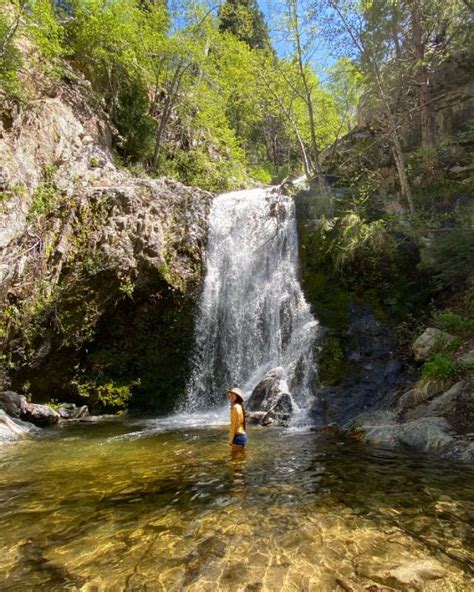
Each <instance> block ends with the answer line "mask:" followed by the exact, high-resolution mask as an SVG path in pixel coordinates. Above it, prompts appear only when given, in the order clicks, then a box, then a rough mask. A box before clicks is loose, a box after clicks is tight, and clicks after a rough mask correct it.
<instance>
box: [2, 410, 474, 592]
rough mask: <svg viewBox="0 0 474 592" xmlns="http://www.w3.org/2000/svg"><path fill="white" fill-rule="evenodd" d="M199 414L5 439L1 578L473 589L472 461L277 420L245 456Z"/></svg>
mask: <svg viewBox="0 0 474 592" xmlns="http://www.w3.org/2000/svg"><path fill="white" fill-rule="evenodd" d="M187 424H189V422H186V421H181V424H179V422H178V421H176V420H163V421H162V422H161V423H160V421H157V420H155V421H153V422H137V421H135V422H129V423H128V424H123V423H122V424H119V423H108V424H102V425H96V426H86V427H81V426H72V425H71V426H68V427H67V428H64V429H62V430H57V432H53V433H52V434H51V435H50V436H49V437H47V438H43V439H40V440H36V441H32V442H27V443H22V444H19V445H17V446H14V447H12V446H8V447H6V448H2V449H0V466H1V474H2V480H1V483H0V503H1V508H2V514H1V516H0V532H1V540H2V543H3V549H2V553H1V554H0V589H1V590H2V591H11V590H15V591H18V590H33V589H34V590H40V591H43V590H44V591H51V590H65V589H66V590H87V591H93V590H94V591H98V590H104V591H105V590H107V591H110V590H117V591H119V590H130V591H132V590H133V591H135V590H136V591H138V590H143V591H145V590H147V591H148V590H152V591H153V590H166V591H168V590H193V591H199V592H201V591H205V590H212V591H216V590H223V591H224V590H225V591H227V590H229V591H248V592H250V591H257V590H258V591H272V592H273V591H278V590H281V591H284V592H286V591H291V590H294V591H301V590H314V591H317V592H324V591H333V590H336V591H337V590H341V591H348V590H353V591H359V590H364V591H369V592H376V591H382V590H426V591H435V590H436V591H443V592H444V591H467V590H471V589H473V582H472V579H471V578H472V574H473V571H472V570H473V565H472V549H473V535H472V525H470V520H471V521H472V519H473V517H474V502H473V497H474V496H473V493H474V479H473V476H474V473H473V471H472V470H471V469H469V468H467V467H465V466H456V465H446V464H445V463H443V464H438V463H436V462H435V461H430V460H429V459H427V458H426V457H414V456H404V455H401V454H395V453H393V452H388V451H383V450H369V449H366V448H365V447H363V446H361V445H354V444H346V443H343V442H340V441H336V440H328V439H327V438H326V439H324V438H323V437H322V436H319V435H316V434H312V433H307V434H304V433H289V432H284V431H277V430H273V431H268V430H263V429H262V430H259V429H254V430H252V433H251V440H250V446H249V448H248V451H247V452H246V454H245V455H244V456H240V457H238V458H236V459H234V460H231V458H230V454H229V446H228V445H227V432H226V428H225V427H223V426H218V425H211V426H207V427H200V428H195V427H191V425H187ZM179 425H181V426H182V427H178V426H179Z"/></svg>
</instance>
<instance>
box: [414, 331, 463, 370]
mask: <svg viewBox="0 0 474 592" xmlns="http://www.w3.org/2000/svg"><path fill="white" fill-rule="evenodd" d="M455 339H456V338H455V337H454V335H451V334H450V333H446V332H445V331H440V330H439V329H436V328H434V327H428V328H427V329H425V331H424V332H423V333H422V334H421V335H420V336H419V337H418V338H417V339H415V341H414V342H413V344H412V346H411V347H412V351H413V355H414V356H415V360H418V361H419V362H424V361H426V360H429V359H430V358H431V357H433V355H434V354H435V353H437V352H438V351H439V350H440V349H442V348H443V347H446V346H447V345H449V344H450V343H451V342H452V341H454V340H455Z"/></svg>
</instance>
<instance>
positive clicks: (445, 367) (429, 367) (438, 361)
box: [421, 354, 458, 379]
mask: <svg viewBox="0 0 474 592" xmlns="http://www.w3.org/2000/svg"><path fill="white" fill-rule="evenodd" d="M457 371H458V370H457V367H456V365H455V364H454V363H453V362H451V360H449V359H448V358H447V357H446V356H445V355H444V354H436V355H435V356H434V358H433V359H432V360H430V361H429V362H425V364H423V367H422V369H421V372H422V374H423V376H427V377H429V378H440V379H446V378H450V377H451V376H453V375H455V374H456V373H457Z"/></svg>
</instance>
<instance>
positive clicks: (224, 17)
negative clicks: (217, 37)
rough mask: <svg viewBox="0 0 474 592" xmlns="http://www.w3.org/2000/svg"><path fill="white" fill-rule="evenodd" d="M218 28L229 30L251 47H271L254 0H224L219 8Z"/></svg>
mask: <svg viewBox="0 0 474 592" xmlns="http://www.w3.org/2000/svg"><path fill="white" fill-rule="evenodd" d="M219 21H220V23H219V30H220V31H221V32H222V33H224V32H226V31H229V32H230V33H232V34H233V35H235V36H236V37H237V38H238V39H240V40H241V41H244V42H245V43H246V44H247V45H248V46H249V47H250V48H252V49H271V43H270V36H269V34H268V28H267V25H266V23H265V19H264V16H263V13H262V11H261V10H260V9H259V8H258V5H257V2H256V0H226V1H225V2H224V4H223V5H222V6H221V8H220V10H219Z"/></svg>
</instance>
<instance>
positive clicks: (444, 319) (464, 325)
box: [433, 309, 474, 333]
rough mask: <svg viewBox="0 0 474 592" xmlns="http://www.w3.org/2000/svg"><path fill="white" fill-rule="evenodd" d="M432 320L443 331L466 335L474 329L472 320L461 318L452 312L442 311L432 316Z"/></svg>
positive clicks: (473, 320)
mask: <svg viewBox="0 0 474 592" xmlns="http://www.w3.org/2000/svg"><path fill="white" fill-rule="evenodd" d="M433 318H434V320H435V321H436V322H437V324H438V325H440V327H441V328H442V329H444V330H445V331H452V332H453V333H466V332H468V331H472V330H473V329H474V319H469V318H467V317H463V316H462V315H460V314H458V313H456V312H454V311H452V310H449V309H447V310H442V311H440V312H437V313H435V314H434V315H433Z"/></svg>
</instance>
